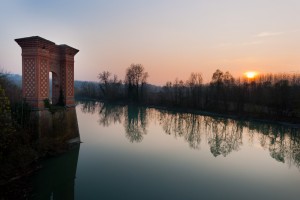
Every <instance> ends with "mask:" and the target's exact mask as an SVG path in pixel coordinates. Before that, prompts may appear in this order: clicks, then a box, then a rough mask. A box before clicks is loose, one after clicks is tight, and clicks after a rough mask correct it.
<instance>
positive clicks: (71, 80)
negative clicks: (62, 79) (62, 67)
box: [67, 65, 74, 96]
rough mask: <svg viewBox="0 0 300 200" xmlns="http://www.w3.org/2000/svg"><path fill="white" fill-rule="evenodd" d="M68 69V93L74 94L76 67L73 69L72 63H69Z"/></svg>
mask: <svg viewBox="0 0 300 200" xmlns="http://www.w3.org/2000/svg"><path fill="white" fill-rule="evenodd" d="M67 69H68V80H67V84H68V87H67V88H68V89H67V95H68V96H73V93H74V90H73V88H74V69H73V66H72V65H69V66H68V68H67Z"/></svg>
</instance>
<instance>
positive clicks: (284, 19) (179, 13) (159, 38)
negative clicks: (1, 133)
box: [0, 0, 300, 85]
mask: <svg viewBox="0 0 300 200" xmlns="http://www.w3.org/2000/svg"><path fill="white" fill-rule="evenodd" d="M0 19H1V20H0V28H1V32H0V68H4V69H6V70H7V71H10V72H12V73H19V74H21V48H20V47H19V46H18V45H17V43H15V42H14V39H16V38H21V37H28V36H34V35H38V36H41V37H43V38H46V39H48V40H51V41H53V42H55V43H56V44H68V45H69V46H73V47H75V48H77V49H79V50H80V52H79V53H78V54H77V55H76V57H75V79H78V80H97V74H98V73H100V72H102V71H103V70H108V71H110V72H112V73H114V74H117V75H118V76H119V78H122V79H123V78H124V74H125V69H126V68H127V67H128V66H129V65H130V64H131V63H141V64H143V65H144V67H145V68H146V70H147V71H148V72H149V74H150V77H149V82H151V83H154V84H160V85H162V84H164V83H165V82H166V81H170V80H171V81H172V80H174V79H175V78H176V77H178V78H179V79H184V80H186V79H187V78H188V76H189V74H190V73H191V72H200V73H202V74H203V76H204V78H205V80H206V81H209V80H210V78H211V75H212V73H213V72H214V71H215V70H216V69H218V68H219V69H221V70H223V71H227V70H228V71H230V72H231V73H232V74H233V75H234V76H242V74H243V72H245V71H247V70H256V71H259V72H264V73H281V72H286V73H289V72H295V71H297V72H300V71H299V70H300V1H297V0H285V1H283V0H251V1H245V0H239V1H238V0H210V1H204V0H202V1H201V0H198V1H192V0H185V1H184V0H182V1H179V0H160V1H158V0H151V1H150V0H148V1H146V0H139V1H137V0H126V1H125V0H123V1H121V0H118V1H117V0H109V1H108V0H107V1H104V0H102V1H101V0H100V1H79V0H73V1H72V0H52V1H40V0H2V1H1V6H0Z"/></svg>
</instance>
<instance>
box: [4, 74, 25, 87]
mask: <svg viewBox="0 0 300 200" xmlns="http://www.w3.org/2000/svg"><path fill="white" fill-rule="evenodd" d="M7 78H8V79H9V80H10V81H12V82H13V83H14V84H16V85H17V86H19V87H22V76H21V75H19V74H8V75H7Z"/></svg>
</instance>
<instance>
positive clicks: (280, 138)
mask: <svg viewBox="0 0 300 200" xmlns="http://www.w3.org/2000/svg"><path fill="white" fill-rule="evenodd" d="M97 107H98V108H97ZM97 109H99V120H98V121H99V124H100V125H103V126H109V125H111V123H122V124H123V125H124V128H125V134H126V137H127V138H128V139H129V141H130V142H141V141H142V140H143V137H144V135H146V134H147V126H148V124H149V122H150V121H153V120H155V121H156V120H158V121H159V124H160V125H161V126H162V129H163V130H164V132H165V133H166V134H168V135H173V136H174V137H175V138H178V137H182V138H184V140H185V141H186V142H187V143H188V144H189V146H190V147H191V148H193V149H200V145H201V141H202V139H203V138H202V137H205V141H206V142H207V144H208V145H209V147H210V151H211V153H212V154H213V156H215V157H217V156H220V155H222V156H224V157H225V156H227V155H229V154H230V153H232V152H234V151H238V150H240V149H241V146H242V145H243V138H246V139H248V140H249V141H248V142H249V143H250V144H254V143H255V142H258V143H259V144H260V146H261V147H262V148H263V149H265V150H268V151H269V152H270V156H271V157H272V158H274V159H275V160H277V161H279V162H283V163H287V164H288V165H289V166H292V165H294V166H297V167H298V168H300V130H299V128H292V127H288V126H280V125H276V124H266V123H257V122H253V121H240V120H233V119H225V118H218V117H212V116H202V115H196V114H190V113H178V112H171V111H165V110H159V109H147V108H145V107H137V106H133V105H130V106H114V105H109V104H104V103H89V104H88V105H85V104H83V105H82V111H86V112H95V110H97Z"/></svg>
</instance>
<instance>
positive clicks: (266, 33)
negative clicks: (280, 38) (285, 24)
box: [255, 32, 284, 37]
mask: <svg viewBox="0 0 300 200" xmlns="http://www.w3.org/2000/svg"><path fill="white" fill-rule="evenodd" d="M282 34H284V32H261V33H258V34H257V35H255V36H256V37H270V36H277V35H282Z"/></svg>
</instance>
